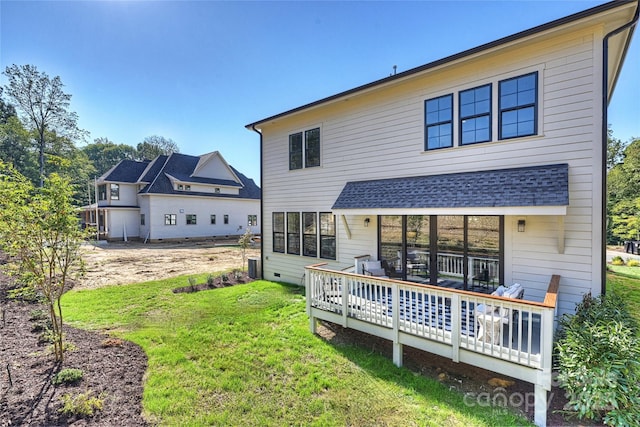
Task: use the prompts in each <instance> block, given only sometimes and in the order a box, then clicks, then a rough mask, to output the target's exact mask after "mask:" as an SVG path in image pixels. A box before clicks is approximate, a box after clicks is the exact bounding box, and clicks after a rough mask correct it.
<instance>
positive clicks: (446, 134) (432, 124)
mask: <svg viewBox="0 0 640 427" xmlns="http://www.w3.org/2000/svg"><path fill="white" fill-rule="evenodd" d="M425 125H426V128H427V131H426V132H427V135H426V143H425V145H426V147H425V148H426V149H427V150H435V149H436V148H445V147H451V146H452V145H453V95H445V96H441V97H438V98H433V99H429V100H427V101H425Z"/></svg>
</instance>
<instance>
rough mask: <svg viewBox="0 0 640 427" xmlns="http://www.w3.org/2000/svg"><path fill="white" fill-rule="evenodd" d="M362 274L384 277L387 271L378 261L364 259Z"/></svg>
mask: <svg viewBox="0 0 640 427" xmlns="http://www.w3.org/2000/svg"><path fill="white" fill-rule="evenodd" d="M362 274H364V275H365V276H375V277H384V278H389V276H387V272H386V271H385V270H384V268H382V264H381V262H380V261H365V262H363V263H362Z"/></svg>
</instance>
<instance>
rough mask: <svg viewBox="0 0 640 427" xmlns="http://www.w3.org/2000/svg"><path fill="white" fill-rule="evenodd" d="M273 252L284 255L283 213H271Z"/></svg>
mask: <svg viewBox="0 0 640 427" xmlns="http://www.w3.org/2000/svg"><path fill="white" fill-rule="evenodd" d="M273 252H279V253H284V212H274V213H273Z"/></svg>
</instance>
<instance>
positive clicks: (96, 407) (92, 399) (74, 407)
mask: <svg viewBox="0 0 640 427" xmlns="http://www.w3.org/2000/svg"><path fill="white" fill-rule="evenodd" d="M60 399H61V401H62V408H60V412H61V413H63V414H64V415H67V416H74V415H75V416H79V417H90V416H92V415H93V414H94V412H95V411H101V410H102V407H103V405H104V398H103V395H102V394H101V395H99V396H93V392H92V391H91V390H87V391H86V392H85V393H80V394H76V395H75V396H72V395H70V394H65V395H63V396H62V397H61V398H60Z"/></svg>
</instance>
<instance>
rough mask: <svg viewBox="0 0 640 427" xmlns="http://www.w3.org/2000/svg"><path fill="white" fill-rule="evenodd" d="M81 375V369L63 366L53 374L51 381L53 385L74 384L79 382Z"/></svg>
mask: <svg viewBox="0 0 640 427" xmlns="http://www.w3.org/2000/svg"><path fill="white" fill-rule="evenodd" d="M83 375H84V373H83V372H82V369H76V368H64V369H62V370H61V371H60V372H58V373H57V374H55V375H54V376H53V378H52V379H51V382H52V383H53V384H55V385H58V384H74V383H77V382H79V381H80V380H81V379H82V376H83Z"/></svg>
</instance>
